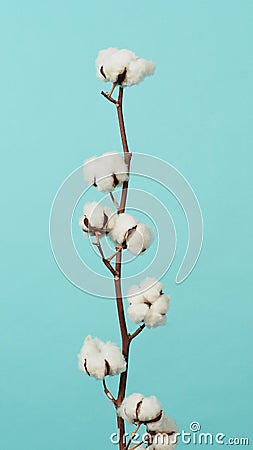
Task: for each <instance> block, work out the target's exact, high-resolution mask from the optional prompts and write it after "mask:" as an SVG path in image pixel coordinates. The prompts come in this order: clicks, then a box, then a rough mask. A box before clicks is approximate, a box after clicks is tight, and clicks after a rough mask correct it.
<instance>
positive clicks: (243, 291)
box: [0, 0, 253, 450]
mask: <svg viewBox="0 0 253 450" xmlns="http://www.w3.org/2000/svg"><path fill="white" fill-rule="evenodd" d="M0 10H1V13H0V46H1V70H0V90H1V99H0V109H1V115H0V142H1V168H2V169H1V183H2V187H1V197H2V200H1V204H2V207H1V209H2V213H3V214H2V220H1V228H2V230H1V275H2V277H1V278H2V281H1V343H0V347H1V359H0V361H1V371H0V374H1V375H0V376H1V388H0V389H1V394H0V405H1V418H0V428H1V431H0V448H1V450H34V449H36V450H46V449H47V450H77V449H86V448H90V449H95V448H104V449H108V450H109V449H111V448H115V447H113V446H112V445H111V444H110V442H109V435H110V433H112V432H113V431H114V430H115V423H114V415H113V410H112V407H111V405H110V404H108V401H107V399H106V398H104V397H103V395H102V388H101V386H100V384H99V382H96V381H95V380H91V379H89V378H88V377H85V376H84V375H83V374H82V373H81V372H79V371H78V369H77V358H76V355H77V353H78V351H79V349H80V346H81V344H82V341H83V339H84V337H85V336H86V335H87V334H89V333H92V334H94V335H98V336H99V337H101V338H102V339H107V338H108V339H112V340H114V341H116V342H119V335H118V328H117V324H116V321H115V305H114V303H113V302H112V301H111V302H103V301H101V300H98V299H96V298H94V297H93V298H92V297H89V296H88V295H86V294H84V293H83V292H82V291H80V290H78V289H76V288H75V287H74V286H73V285H71V284H70V283H69V282H68V281H67V280H66V278H64V276H63V275H62V273H61V272H60V271H59V269H58V267H57V265H56V263H55V261H54V259H53V256H52V253H51V249H50V244H49V237H48V221H49V213H50V208H51V204H52V201H53V198H54V195H55V193H56V191H57V189H58V187H59V186H60V184H61V183H62V181H63V180H64V179H65V178H66V177H67V176H68V175H69V174H70V173H71V171H72V170H74V169H75V168H76V167H78V166H80V164H82V162H83V160H84V159H85V158H87V157H89V156H92V155H93V154H96V153H97V154H98V153H101V152H103V151H110V150H112V149H115V148H116V149H117V148H118V149H119V148H120V147H119V145H120V142H119V135H118V129H117V124H116V121H115V113H114V111H113V108H112V106H111V105H109V103H107V102H106V101H105V100H104V99H103V98H102V97H101V96H100V95H99V91H100V90H101V88H102V87H104V85H103V86H102V84H101V82H100V81H99V80H97V79H96V76H95V71H94V63H95V58H96V55H97V52H98V51H99V50H100V49H101V48H106V47H108V46H116V47H119V48H129V49H132V50H133V51H135V52H136V53H137V54H138V55H140V56H143V57H145V58H148V59H152V60H154V61H155V62H156V64H157V70H156V74H155V76H154V77H152V78H150V79H147V80H145V82H144V83H142V84H141V85H140V86H138V87H133V88H131V89H128V90H127V93H126V103H125V115H126V123H127V131H128V135H129V141H130V145H131V149H132V150H133V151H134V150H137V151H140V152H142V151H143V152H145V153H148V154H154V155H155V156H158V157H161V158H163V159H165V160H167V161H168V162H169V163H171V164H172V165H174V166H175V167H176V168H177V169H178V170H179V171H180V172H181V173H183V175H184V176H185V177H186V178H187V179H188V181H189V182H190V183H191V185H192V187H193V189H194V190H195V192H196V194H197V196H198V199H199V201H200V204H201V207H202V212H203V217H204V223H205V237H204V244H203V250H202V253H201V257H200V259H199V261H198V263H197V265H196V267H195V269H194V271H193V272H192V274H191V275H190V277H189V278H188V279H187V280H186V281H185V282H184V283H183V284H181V285H176V284H175V274H176V272H177V269H178V267H179V264H180V261H181V259H182V254H183V252H184V250H185V242H186V231H187V230H186V224H185V219H184V217H183V214H182V212H181V211H180V210H179V209H178V210H177V208H176V206H173V201H172V200H171V208H172V209H173V211H174V213H175V214H174V220H175V223H176V225H177V231H178V233H179V238H180V236H181V240H180V239H179V247H178V252H177V255H176V258H175V261H174V264H173V266H172V269H171V272H169V273H168V274H167V275H166V277H165V279H164V282H165V283H166V287H167V291H169V292H170V293H171V295H172V307H171V311H170V313H169V320H168V326H167V327H165V328H160V329H157V330H154V331H152V332H151V331H150V332H148V331H146V330H145V332H143V334H142V335H141V336H140V337H139V339H138V340H136V342H135V344H134V347H133V348H132V359H131V374H130V378H129V392H133V391H137V392H138V391H141V392H143V393H144V394H146V395H150V394H155V395H157V396H158V397H159V398H160V399H161V400H162V402H163V405H164V407H165V409H166V410H167V411H168V412H169V413H170V414H171V415H172V416H173V417H175V419H176V420H177V422H178V424H179V427H180V428H184V429H186V430H188V428H189V423H190V422H191V421H193V420H198V421H199V422H200V423H201V425H202V430H203V431H209V432H212V433H218V432H224V433H226V434H227V436H228V437H229V436H232V437H235V436H238V437H240V436H247V437H249V438H250V439H251V442H252V441H253V436H252V410H251V404H252V387H251V384H252V375H253V374H252V358H251V351H252V288H253V286H252V275H251V273H250V268H251V265H252V248H251V241H252V239H251V234H252V206H251V204H252V167H251V165H252V82H253V80H252V69H253V64H252V50H253V48H252V47H253V45H252V37H253V36H252V34H253V33H252V20H253V2H252V1H251V0H237V1H236V0H222V1H221V0H209V1H205V0H185V1H183V0H178V1H172V0H168V1H162V0H157V1H154V2H151V1H149V2H147V1H143V0H140V1H136V2H134V1H132V0H129V1H128V2H122V3H120V2H114V1H111V0H108V1H107V2H102V1H94V2H92V3H91V2H84V1H78V0H74V1H71V2H70V1H57V0H50V1H49V0H44V1H38V0H37V1H31V0H30V1H29V0H23V1H13V0H8V1H4V0H1V1H0ZM162 200H163V201H164V202H167V205H168V201H169V202H170V200H168V199H167V198H162ZM168 206H170V205H168ZM180 242H181V243H183V244H182V245H181V244H180ZM87 249H88V247H85V251H88V250H87ZM188 447H189V448H190V447H191V446H188ZM193 447H194V445H193V446H192V448H193ZM179 448H183V445H180V447H179Z"/></svg>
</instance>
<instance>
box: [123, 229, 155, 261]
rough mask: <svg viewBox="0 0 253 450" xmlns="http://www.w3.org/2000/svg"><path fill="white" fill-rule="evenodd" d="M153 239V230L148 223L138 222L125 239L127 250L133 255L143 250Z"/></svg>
mask: <svg viewBox="0 0 253 450" xmlns="http://www.w3.org/2000/svg"><path fill="white" fill-rule="evenodd" d="M152 241H153V232H152V229H151V228H150V227H149V225H146V224H144V223H139V224H138V225H137V227H136V230H135V232H134V233H132V234H131V236H130V237H129V239H128V241H127V248H128V250H129V251H130V252H131V253H133V254H134V255H139V254H140V253H143V252H145V250H147V248H149V247H150V245H151V243H152Z"/></svg>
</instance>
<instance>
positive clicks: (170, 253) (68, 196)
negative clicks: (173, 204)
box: [50, 153, 203, 298]
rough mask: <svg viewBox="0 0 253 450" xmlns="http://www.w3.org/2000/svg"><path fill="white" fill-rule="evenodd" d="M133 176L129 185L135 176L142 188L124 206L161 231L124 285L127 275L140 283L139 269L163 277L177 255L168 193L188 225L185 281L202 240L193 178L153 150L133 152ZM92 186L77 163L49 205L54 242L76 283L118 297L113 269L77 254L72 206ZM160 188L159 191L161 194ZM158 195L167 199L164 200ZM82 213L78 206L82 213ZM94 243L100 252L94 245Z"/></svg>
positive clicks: (182, 268) (179, 275) (63, 267)
mask: <svg viewBox="0 0 253 450" xmlns="http://www.w3.org/2000/svg"><path fill="white" fill-rule="evenodd" d="M131 177H132V178H133V182H131V186H132V185H134V181H135V180H134V179H136V180H137V181H138V183H137V186H141V188H140V187H137V188H132V187H130V188H129V192H128V201H127V210H126V212H128V211H130V213H132V211H134V212H135V211H137V213H142V214H144V215H145V216H146V217H147V218H148V220H149V222H150V224H151V225H152V228H153V230H154V232H155V235H156V236H157V239H156V247H157V248H156V251H155V253H154V255H153V257H152V259H151V260H150V259H149V260H148V258H147V261H148V263H147V265H146V266H145V267H141V269H140V271H139V272H138V270H135V271H134V274H132V275H131V276H126V275H124V276H125V278H124V277H123V278H122V285H123V289H124V287H126V288H128V287H129V286H128V284H127V283H128V282H129V281H131V284H138V283H139V275H140V273H141V276H142V278H144V277H145V276H150V274H152V276H155V277H156V278H157V279H160V278H161V277H162V276H163V275H164V274H165V273H166V272H167V270H168V268H169V267H170V265H171V263H172V261H173V259H174V256H175V251H176V247H177V233H176V227H175V224H174V221H173V218H172V217H171V214H170V212H169V204H170V200H169V193H170V194H172V195H173V196H174V198H175V199H176V200H177V202H178V203H179V204H180V206H181V208H182V211H183V213H184V215H185V218H186V221H187V225H188V243H187V248H186V251H185V255H184V257H183V261H182V263H181V265H180V267H179V270H178V273H177V276H176V283H182V282H183V281H184V280H185V279H186V278H187V277H188V276H189V274H190V273H191V271H192V269H193V267H194V266H195V264H196V262H197V259H198V257H199V254H200V250H201V246H202V240H203V220H202V214H201V209H200V206H199V202H198V200H197V197H196V195H195V193H194V191H193V189H192V188H191V186H190V184H189V183H188V182H187V180H186V179H185V178H184V176H183V175H182V174H181V173H180V172H179V171H178V170H177V169H175V167H173V166H171V165H170V164H169V163H168V162H166V161H163V160H161V159H159V158H156V157H153V156H151V155H145V154H139V153H134V154H133V158H132V164H131ZM135 177H136V178H135ZM132 178H131V179H132ZM142 181H143V182H142ZM153 183H155V184H156V188H155V189H153V188H152V186H154V184H153ZM90 189H94V187H86V185H85V183H84V180H83V167H79V168H78V169H76V170H75V171H74V172H73V173H72V174H71V175H70V176H69V177H68V178H67V179H66V180H65V181H64V182H63V184H62V186H61V187H60V189H59V190H58V192H57V194H56V196H55V199H54V202H53V205H52V209H51V215H50V241H51V247H52V251H53V254H54V257H55V260H56V262H57V264H58V266H59V268H60V270H61V271H62V272H63V274H64V275H65V276H66V278H68V280H69V281H71V282H72V283H73V284H74V285H75V286H77V287H78V288H80V289H82V290H83V291H85V292H87V293H90V294H93V295H96V296H98V297H103V298H114V292H113V286H112V283H111V277H110V274H109V273H108V274H107V275H104V274H103V275H102V274H101V273H99V267H100V265H99V264H96V265H95V268H94V267H93V268H92V267H89V265H88V264H87V263H86V259H85V258H84V255H83V254H82V251H81V252H80V254H79V252H78V249H77V247H76V245H75V242H74V238H73V229H74V228H77V221H76V222H73V215H74V212H75V210H76V208H77V205H78V202H79V201H80V199H82V200H83V203H86V202H87V201H90V198H88V200H87V197H89V195H90ZM154 191H155V192H156V195H155V194H154ZM158 192H161V194H157V193H158ZM96 194H97V193H96ZM160 195H161V197H162V199H163V201H161V199H160V198H161V197H160ZM158 197H159V198H158ZM101 198H102V196H101ZM166 199H168V201H167V200H166ZM104 201H106V202H107V204H108V202H109V201H110V197H109V195H107V196H104V198H103V199H102V200H101V204H102V202H104ZM81 214H82V211H81V209H80V214H79V217H80V215H81ZM72 222H73V223H72ZM104 242H107V244H106V245H107V246H109V245H110V244H109V240H107V241H106V238H105V239H104ZM92 248H93V250H94V252H96V249H95V248H94V246H92ZM150 251H151V250H149V254H150ZM95 256H97V257H99V254H98V253H97V254H96V255H95ZM124 259H126V258H124ZM145 261H146V259H145ZM124 272H125V271H124ZM98 277H99V278H98ZM125 283H126V285H125V286H124V284H125Z"/></svg>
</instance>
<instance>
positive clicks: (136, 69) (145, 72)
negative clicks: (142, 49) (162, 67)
mask: <svg viewBox="0 0 253 450" xmlns="http://www.w3.org/2000/svg"><path fill="white" fill-rule="evenodd" d="M154 71H155V64H154V63H153V62H152V61H147V60H145V59H143V58H137V59H135V60H132V61H131V62H130V64H129V66H128V69H127V76H126V79H125V80H124V85H125V86H131V85H133V84H138V83H140V82H141V81H142V80H143V79H144V78H145V77H146V76H149V75H153V73H154Z"/></svg>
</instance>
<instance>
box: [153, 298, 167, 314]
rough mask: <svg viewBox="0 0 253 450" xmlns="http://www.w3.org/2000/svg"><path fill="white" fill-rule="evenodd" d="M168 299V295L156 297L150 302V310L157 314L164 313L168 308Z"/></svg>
mask: <svg viewBox="0 0 253 450" xmlns="http://www.w3.org/2000/svg"><path fill="white" fill-rule="evenodd" d="M169 299H170V297H169V296H168V295H165V294H163V295H160V297H158V299H157V300H156V301H155V302H154V303H153V304H152V307H151V308H152V311H153V312H156V313H158V314H166V312H168V310H169Z"/></svg>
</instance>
